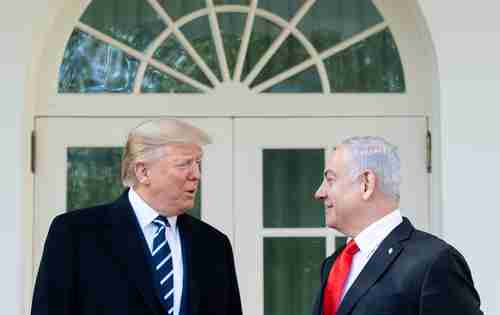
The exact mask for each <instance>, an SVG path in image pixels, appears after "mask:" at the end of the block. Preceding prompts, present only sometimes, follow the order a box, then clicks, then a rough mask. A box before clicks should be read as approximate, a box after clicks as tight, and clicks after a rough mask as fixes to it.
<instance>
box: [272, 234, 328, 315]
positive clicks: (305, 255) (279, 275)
mask: <svg viewBox="0 0 500 315" xmlns="http://www.w3.org/2000/svg"><path fill="white" fill-rule="evenodd" d="M324 258H325V239H324V238H323V237H310V238H272V237H266V238H264V315H277V314H286V315H304V314H310V313H311V310H312V302H313V299H314V294H315V293H316V291H317V289H318V284H319V283H320V265H321V262H322V261H323V259H324Z"/></svg>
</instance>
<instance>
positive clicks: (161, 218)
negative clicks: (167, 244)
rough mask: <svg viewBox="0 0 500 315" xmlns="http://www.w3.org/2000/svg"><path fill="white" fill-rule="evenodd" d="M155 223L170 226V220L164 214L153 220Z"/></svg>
mask: <svg viewBox="0 0 500 315" xmlns="http://www.w3.org/2000/svg"><path fill="white" fill-rule="evenodd" d="M153 224H154V225H156V226H158V227H161V226H164V227H166V226H170V223H168V220H167V218H166V217H164V216H162V215H159V216H157V217H156V218H155V219H154V220H153Z"/></svg>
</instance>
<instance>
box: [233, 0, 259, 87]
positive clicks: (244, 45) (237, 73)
mask: <svg viewBox="0 0 500 315" xmlns="http://www.w3.org/2000/svg"><path fill="white" fill-rule="evenodd" d="M258 1H259V0H252V3H251V6H250V11H249V12H248V15H247V20H246V23H245V30H244V31H243V37H242V39H241V45H240V50H239V52H238V61H237V62H236V68H235V70H234V81H240V79H241V73H242V72H243V65H244V64H245V59H246V56H247V50H248V44H249V42H250V35H252V30H253V24H254V21H255V12H256V10H257V4H258Z"/></svg>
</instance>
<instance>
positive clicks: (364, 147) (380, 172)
mask: <svg viewBox="0 0 500 315" xmlns="http://www.w3.org/2000/svg"><path fill="white" fill-rule="evenodd" d="M342 145H344V146H346V147H347V148H348V149H349V152H350V153H351V161H350V163H348V164H350V174H351V176H352V177H353V178H355V177H357V176H359V175H360V174H361V172H363V171H364V170H367V169H369V170H371V171H373V172H374V173H375V174H376V175H377V179H378V183H379V189H380V190H381V191H382V192H383V193H384V194H385V195H387V196H389V197H391V198H393V199H394V200H396V201H399V199H400V193H399V185H400V184H401V171H400V168H401V165H400V160H399V154H398V148H397V146H395V145H393V144H391V143H389V142H387V141H386V140H384V139H383V138H381V137H373V136H364V137H352V138H348V139H346V140H344V141H342Z"/></svg>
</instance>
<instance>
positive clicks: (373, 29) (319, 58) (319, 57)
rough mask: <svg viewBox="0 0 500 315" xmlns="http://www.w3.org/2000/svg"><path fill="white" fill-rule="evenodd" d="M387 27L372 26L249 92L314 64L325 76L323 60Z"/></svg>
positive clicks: (264, 88)
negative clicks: (320, 68)
mask: <svg viewBox="0 0 500 315" xmlns="http://www.w3.org/2000/svg"><path fill="white" fill-rule="evenodd" d="M387 27H388V25H387V23H386V22H382V23H379V24H377V25H375V26H372V27H370V28H369V29H367V30H365V31H363V32H360V33H358V34H356V35H354V36H352V37H351V38H349V39H347V40H345V41H342V42H341V43H339V44H337V45H335V46H333V47H332V48H330V49H327V50H325V51H324V52H322V53H321V54H319V55H317V54H315V55H313V56H312V57H311V58H310V59H308V60H305V61H303V62H302V63H300V64H298V65H296V66H294V67H292V68H290V69H289V70H287V71H285V72H282V73H280V74H278V75H276V76H274V77H272V78H271V79H269V80H267V81H264V82H262V83H260V84H259V85H257V86H255V87H254V88H253V89H251V90H252V91H253V92H255V93H260V92H262V91H264V90H266V89H268V88H270V87H271V86H273V85H275V84H277V83H280V82H282V81H284V80H286V79H288V78H290V77H291V76H293V75H295V74H297V73H300V72H302V71H304V70H306V69H307V68H309V67H311V66H312V65H314V64H315V63H316V64H317V65H318V67H319V65H320V64H321V65H323V67H322V70H323V71H325V73H324V75H326V70H325V68H324V64H323V60H324V59H327V58H329V57H331V56H333V55H335V54H337V53H339V52H341V51H343V50H345V49H347V48H349V47H351V46H352V45H355V44H357V43H359V42H361V41H362V40H364V39H366V38H368V37H370V36H372V35H374V34H376V33H379V32H381V31H383V30H384V29H385V28H387ZM301 35H302V34H301ZM304 43H305V42H303V44H304ZM307 43H309V42H307ZM318 70H319V69H318ZM326 80H328V78H327V79H326ZM321 82H322V83H323V82H324V79H323V78H322V80H321ZM327 82H328V83H327V84H326V86H325V84H323V90H324V93H330V84H329V81H327ZM325 87H328V90H326V89H325Z"/></svg>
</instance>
